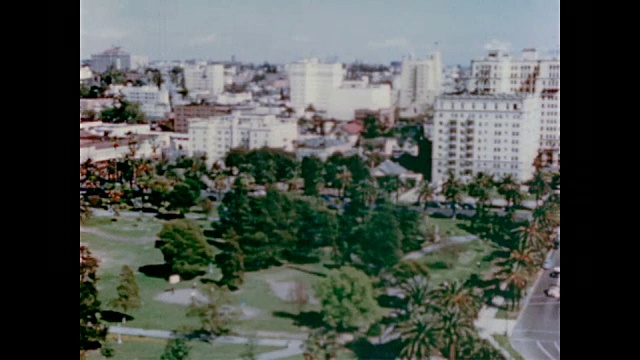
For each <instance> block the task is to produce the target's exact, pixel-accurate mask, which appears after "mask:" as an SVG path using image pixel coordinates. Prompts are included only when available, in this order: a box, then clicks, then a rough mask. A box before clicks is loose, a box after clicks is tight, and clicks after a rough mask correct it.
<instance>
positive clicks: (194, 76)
mask: <svg viewBox="0 0 640 360" xmlns="http://www.w3.org/2000/svg"><path fill="white" fill-rule="evenodd" d="M184 86H185V87H186V88H187V89H188V90H189V92H190V93H201V92H205V93H207V94H209V95H218V94H220V93H222V92H223V91H224V66H223V65H222V64H196V65H185V66H184Z"/></svg>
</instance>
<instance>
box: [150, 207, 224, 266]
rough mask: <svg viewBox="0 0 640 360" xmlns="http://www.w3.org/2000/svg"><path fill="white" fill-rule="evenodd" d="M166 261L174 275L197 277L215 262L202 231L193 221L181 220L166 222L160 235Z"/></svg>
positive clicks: (161, 248) (161, 249) (161, 247)
mask: <svg viewBox="0 0 640 360" xmlns="http://www.w3.org/2000/svg"><path fill="white" fill-rule="evenodd" d="M158 237H159V238H160V239H161V244H160V246H159V248H160V251H162V255H163V256H164V261H165V262H166V263H167V265H169V266H171V269H172V271H173V272H174V273H176V274H180V275H182V276H185V277H190V276H195V275H197V274H198V273H200V272H201V270H202V268H203V267H206V266H208V265H209V263H211V262H212V261H213V255H212V252H211V248H210V246H209V244H208V243H207V241H206V239H205V237H204V235H203V234H202V229H201V228H200V226H198V224H197V223H195V222H194V221H192V220H188V219H179V220H171V221H169V222H166V223H164V224H163V226H162V230H161V231H160V233H159V234H158Z"/></svg>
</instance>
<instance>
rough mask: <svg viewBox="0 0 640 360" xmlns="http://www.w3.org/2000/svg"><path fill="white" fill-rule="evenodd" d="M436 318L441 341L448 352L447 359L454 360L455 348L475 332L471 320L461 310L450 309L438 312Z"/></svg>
mask: <svg viewBox="0 0 640 360" xmlns="http://www.w3.org/2000/svg"><path fill="white" fill-rule="evenodd" d="M438 319H439V327H440V330H441V331H440V336H441V339H442V343H444V346H445V349H446V350H447V351H448V352H449V359H450V360H455V358H456V348H457V347H458V346H459V345H462V344H463V343H464V342H465V340H466V339H467V338H468V337H470V336H473V334H475V333H476V329H475V326H474V325H473V320H472V319H470V318H468V317H467V316H465V315H464V314H463V313H461V312H458V311H450V310H447V311H445V312H443V313H441V314H439V316H438Z"/></svg>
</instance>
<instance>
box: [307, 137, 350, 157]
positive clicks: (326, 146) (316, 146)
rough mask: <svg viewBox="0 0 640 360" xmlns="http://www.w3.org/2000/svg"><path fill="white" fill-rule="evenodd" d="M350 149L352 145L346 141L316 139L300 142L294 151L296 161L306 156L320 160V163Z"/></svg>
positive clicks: (324, 138)
mask: <svg viewBox="0 0 640 360" xmlns="http://www.w3.org/2000/svg"><path fill="white" fill-rule="evenodd" d="M352 149H353V146H352V144H351V143H350V142H349V141H347V140H342V139H331V138H326V137H316V138H312V139H307V140H304V141H300V142H299V143H298V146H297V149H296V156H297V157H298V159H303V158H305V157H307V156H316V157H318V158H320V159H322V161H326V160H327V158H329V157H330V156H331V155H333V154H334V153H336V152H340V153H343V154H345V153H348V152H349V151H351V150H352Z"/></svg>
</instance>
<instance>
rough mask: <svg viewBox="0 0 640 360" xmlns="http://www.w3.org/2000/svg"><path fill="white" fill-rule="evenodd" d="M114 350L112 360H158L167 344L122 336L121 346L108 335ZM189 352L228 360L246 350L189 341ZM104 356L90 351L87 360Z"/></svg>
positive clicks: (269, 348) (268, 348)
mask: <svg viewBox="0 0 640 360" xmlns="http://www.w3.org/2000/svg"><path fill="white" fill-rule="evenodd" d="M109 339H110V340H111V342H112V345H113V348H114V349H115V356H114V357H112V358H111V359H114V360H147V359H149V360H158V359H160V356H161V355H162V352H163V351H164V348H165V345H166V343H167V340H166V339H156V338H143V337H137V336H122V344H118V343H117V342H116V337H115V336H113V335H109ZM190 345H191V352H190V354H189V355H190V356H189V359H191V360H200V359H202V360H204V359H206V360H209V359H214V360H230V359H238V358H240V357H241V356H242V353H243V352H244V351H245V349H246V345H236V344H220V343H214V344H208V343H205V342H201V341H191V342H190ZM281 349H283V348H279V347H275V346H261V345H256V346H255V353H256V354H261V353H265V352H271V351H278V350H281ZM104 359H106V358H105V357H104V356H102V355H101V354H100V351H99V350H95V351H90V352H88V354H87V360H104Z"/></svg>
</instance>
